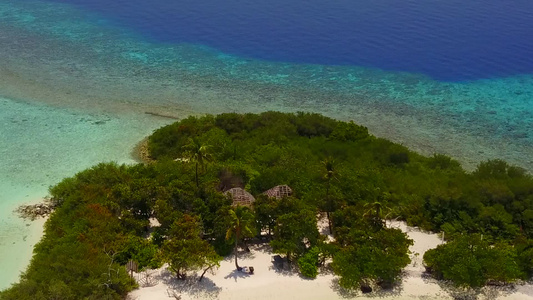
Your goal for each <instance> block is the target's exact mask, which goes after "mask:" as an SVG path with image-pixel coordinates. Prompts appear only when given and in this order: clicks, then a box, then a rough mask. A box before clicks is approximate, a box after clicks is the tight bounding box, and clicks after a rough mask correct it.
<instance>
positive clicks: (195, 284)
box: [156, 270, 222, 299]
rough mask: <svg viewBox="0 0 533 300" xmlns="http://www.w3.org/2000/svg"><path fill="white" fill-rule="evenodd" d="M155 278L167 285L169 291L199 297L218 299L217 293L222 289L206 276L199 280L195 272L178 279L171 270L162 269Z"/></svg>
mask: <svg viewBox="0 0 533 300" xmlns="http://www.w3.org/2000/svg"><path fill="white" fill-rule="evenodd" d="M156 278H157V280H159V281H160V282H163V283H164V284H165V285H166V286H168V289H169V291H170V292H175V293H177V294H182V293H187V294H190V295H194V296H195V297H198V298H200V299H218V295H219V293H220V291H221V290H222V288H220V287H217V286H216V284H215V283H214V282H213V281H212V280H211V279H209V278H207V277H204V278H203V280H202V281H201V282H199V281H198V279H199V276H198V275H196V274H195V275H191V276H189V277H187V278H186V279H185V280H179V279H177V278H176V276H174V274H172V272H170V271H168V270H162V271H161V272H160V273H159V275H158V276H157V277H156Z"/></svg>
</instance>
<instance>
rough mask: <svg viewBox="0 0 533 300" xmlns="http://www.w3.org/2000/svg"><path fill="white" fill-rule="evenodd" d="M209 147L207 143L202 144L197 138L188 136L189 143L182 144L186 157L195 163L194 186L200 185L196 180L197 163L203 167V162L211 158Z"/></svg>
mask: <svg viewBox="0 0 533 300" xmlns="http://www.w3.org/2000/svg"><path fill="white" fill-rule="evenodd" d="M209 148H210V146H209V145H205V144H202V143H201V142H200V141H199V140H198V139H197V138H189V143H188V144H187V145H185V146H183V149H184V150H185V151H186V152H185V153H186V155H187V157H188V158H189V160H190V161H192V162H194V165H195V174H194V179H195V181H196V187H199V186H200V184H199V182H198V165H200V166H201V167H202V168H205V162H208V161H210V160H211V154H210V153H209Z"/></svg>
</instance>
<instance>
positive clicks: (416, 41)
mask: <svg viewBox="0 0 533 300" xmlns="http://www.w3.org/2000/svg"><path fill="white" fill-rule="evenodd" d="M48 1H56V2H63V3H69V4H75V5H77V6H79V7H82V8H83V9H85V10H89V11H93V12H97V13H98V14H101V15H103V16H105V17H106V18H107V19H111V20H113V21H114V22H116V24H117V25H119V26H125V27H127V28H129V29H133V30H134V31H136V32H138V33H140V34H141V35H143V36H144V38H146V39H147V40H150V41H152V42H154V41H155V42H160V43H182V42H187V43H194V44H203V45H207V46H210V47H213V48H216V49H218V50H220V51H222V52H225V53H231V54H236V55H239V56H243V57H249V58H255V59H263V60H270V61H284V62H295V63H313V64H325V65H357V66H364V67H373V68H379V69H384V70H394V71H407V72H412V73H423V74H426V75H429V76H430V77H432V78H434V79H438V80H443V81H463V80H474V79H479V78H494V77H505V76H512V75H517V74H526V73H532V72H533V1H531V0H512V1H508V0H468V1H464V0H445V1H444V0H405V1H400V0H359V1H358V0H335V1H323V0H290V1H287V0H269V1H254V0H224V1H220V0H150V1H146V0H114V1H109V0H48Z"/></svg>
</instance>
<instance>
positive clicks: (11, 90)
mask: <svg viewBox="0 0 533 300" xmlns="http://www.w3.org/2000/svg"><path fill="white" fill-rule="evenodd" d="M532 28H533V1H530V0H513V1H503V0H470V1H459V0H448V1H440V0H431V1H427V0H405V1H398V0H381V1H374V0H360V1H354V0H338V1H333V2H332V1H318V0H306V1H304V0H292V1H282V0H271V1H252V0H227V1H214V0H204V1H197V0H196V1H193V0H152V1H141V0H129V1H126V0H115V1H104V0H38V1H37V0H0V124H1V126H0V153H1V156H0V189H1V191H2V192H1V193H0V270H2V271H3V272H0V289H2V288H5V287H7V286H9V284H10V283H12V282H14V281H16V280H17V277H18V275H19V272H20V271H22V270H23V269H24V268H25V266H26V265H27V263H28V260H29V257H30V255H31V246H32V245H34V244H35V242H36V241H37V240H38V239H39V238H40V235H41V233H40V232H41V227H40V226H41V225H40V223H32V222H28V221H23V220H21V219H19V218H17V217H16V216H14V215H13V213H12V211H13V209H15V208H16V206H17V205H19V204H21V203H30V202H36V201H39V199H41V198H42V197H44V196H46V194H47V188H48V186H50V185H53V184H55V183H57V182H58V181H59V180H61V178H63V177H66V176H72V175H73V174H75V173H76V172H78V171H80V170H82V169H84V168H87V167H89V166H91V165H93V164H96V163H98V162H101V161H118V162H121V163H122V162H124V163H132V162H133V160H132V158H131V155H130V153H131V149H132V148H133V147H134V145H135V144H136V143H137V142H138V141H139V140H140V139H142V137H143V136H146V135H147V134H149V133H150V132H152V131H153V130H154V129H156V128H158V127H159V126H161V125H163V124H168V123H170V122H172V121H173V119H172V118H181V117H184V116H186V115H190V114H201V113H206V112H208V113H220V112H233V111H235V112H260V111H264V110H280V111H289V112H294V111H300V110H303V111H313V112H320V113H324V114H326V115H328V116H331V117H336V118H339V119H344V120H354V121H356V122H357V123H361V124H363V125H365V126H367V127H368V128H369V129H370V131H371V132H372V133H373V134H375V135H377V136H380V137H386V138H389V139H392V140H393V141H396V142H399V143H403V144H404V145H406V146H409V147H411V148H413V149H415V150H417V151H420V152H421V153H423V154H427V155H431V154H432V153H435V152H438V153H444V154H448V155H451V156H453V157H455V158H457V159H458V160H459V161H461V162H462V163H463V165H464V166H465V167H466V168H467V169H469V170H472V169H473V168H475V166H476V164H477V163H479V162H480V161H482V160H486V159H493V158H502V159H505V160H507V161H509V162H510V163H512V164H515V165H518V166H521V167H523V168H525V169H527V170H528V171H530V172H532V171H533V33H532V30H531V29H532ZM169 117H170V118H169Z"/></svg>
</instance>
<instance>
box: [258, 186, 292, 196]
mask: <svg viewBox="0 0 533 300" xmlns="http://www.w3.org/2000/svg"><path fill="white" fill-rule="evenodd" d="M263 194H265V195H267V196H268V197H271V198H277V199H281V198H284V197H289V196H291V195H292V189H291V188H290V187H289V186H288V185H277V186H275V187H273V188H271V189H270V190H268V191H266V192H264V193H263Z"/></svg>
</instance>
